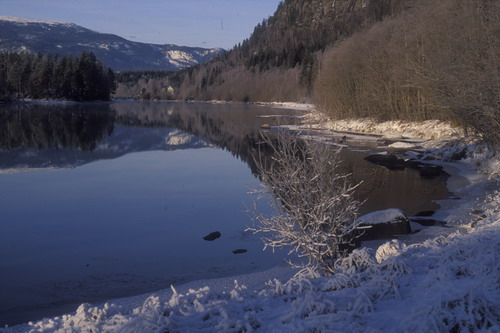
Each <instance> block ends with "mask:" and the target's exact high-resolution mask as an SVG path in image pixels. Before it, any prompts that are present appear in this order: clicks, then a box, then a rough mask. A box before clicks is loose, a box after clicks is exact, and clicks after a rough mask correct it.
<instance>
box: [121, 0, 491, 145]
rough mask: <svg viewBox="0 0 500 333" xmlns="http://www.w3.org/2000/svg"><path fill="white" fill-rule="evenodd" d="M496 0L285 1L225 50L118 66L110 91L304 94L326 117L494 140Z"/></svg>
mask: <svg viewBox="0 0 500 333" xmlns="http://www.w3.org/2000/svg"><path fill="white" fill-rule="evenodd" d="M499 27H500V2H499V1H496V0H440V1H434V0H309V1H306V0H285V1H283V2H282V3H280V5H279V6H278V8H277V10H276V12H275V13H274V15H273V16H270V17H269V18H268V19H265V20H263V21H262V23H260V24H258V25H257V26H256V27H255V29H254V32H253V33H252V35H251V36H250V37H249V38H248V39H246V40H244V41H243V42H241V43H239V44H238V45H236V46H235V47H234V48H233V49H232V50H231V51H229V52H227V53H226V54H224V55H222V56H220V57H218V58H216V59H214V60H212V61H210V62H208V63H206V64H204V65H198V66H195V67H190V68H187V69H185V70H183V71H180V72H163V73H161V74H157V75H152V74H151V73H135V74H134V75H135V78H134V75H131V73H123V75H121V76H120V77H119V79H118V82H119V84H118V90H117V92H118V93H117V96H118V97H135V98H146V99H147V98H150V99H155V98H160V99H161V98H172V99H197V100H213V99H215V100H232V101H245V102H248V101H250V102H252V101H312V102H314V103H315V104H316V105H317V106H318V107H319V108H320V109H321V110H322V111H324V112H325V113H327V114H328V115H329V116H330V117H332V118H357V117H372V118H376V119H378V120H392V119H404V120H425V119H440V120H446V121H451V122H452V123H455V124H457V125H459V126H462V127H464V128H465V130H466V132H468V133H472V134H474V135H476V136H480V137H482V138H484V139H486V140H488V141H490V142H500V134H499V133H500V114H499V113H500V111H499V110H500V69H499V68H500V64H499V58H500V50H499V43H500V33H499V29H500V28H499Z"/></svg>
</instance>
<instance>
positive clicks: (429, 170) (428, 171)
mask: <svg viewBox="0 0 500 333" xmlns="http://www.w3.org/2000/svg"><path fill="white" fill-rule="evenodd" d="M419 170H420V176H421V177H425V178H434V177H438V176H439V175H440V174H441V170H443V167H442V166H439V165H431V164H423V165H422V166H421V167H420V168H419Z"/></svg>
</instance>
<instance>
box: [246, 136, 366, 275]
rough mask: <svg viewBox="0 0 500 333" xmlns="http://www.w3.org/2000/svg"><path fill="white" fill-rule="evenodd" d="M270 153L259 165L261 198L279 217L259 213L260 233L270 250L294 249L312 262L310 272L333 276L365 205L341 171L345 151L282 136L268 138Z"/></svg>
mask: <svg viewBox="0 0 500 333" xmlns="http://www.w3.org/2000/svg"><path fill="white" fill-rule="evenodd" d="M262 145H264V148H262V149H267V150H268V152H269V154H268V155H264V154H263V153H262V151H259V154H258V157H257V158H256V161H255V162H256V165H257V168H258V171H259V175H260V177H261V180H262V183H261V184H262V188H260V189H258V190H256V192H257V193H259V194H260V196H259V198H266V199H269V201H270V204H271V207H272V208H273V213H272V215H270V216H264V215H263V214H260V213H258V212H257V209H255V210H254V212H255V215H256V220H257V224H256V226H255V227H253V228H250V230H253V231H254V232H262V233H266V236H265V237H264V243H265V246H266V247H271V248H279V247H287V248H290V249H291V250H290V252H296V253H297V254H298V256H299V257H302V258H306V259H307V264H306V266H308V267H317V268H319V269H320V270H321V271H322V272H325V273H333V272H334V270H335V269H334V262H335V260H336V259H338V258H339V257H341V256H342V255H344V254H345V253H346V252H347V248H348V247H350V246H352V244H351V242H352V241H353V238H355V237H356V227H357V226H358V224H359V222H358V221H357V210H358V207H359V202H358V201H357V200H356V199H355V198H354V197H353V193H354V190H355V188H356V186H355V185H352V184H351V183H350V182H349V179H348V176H349V175H348V174H347V173H343V172H341V171H340V169H339V154H340V148H337V147H332V146H329V145H325V144H321V143H318V142H314V141H308V140H303V139H302V138H301V137H299V135H292V134H290V135H289V134H285V133H284V132H283V131H281V130H280V131H278V133H277V136H276V138H272V137H271V136H270V135H267V134H263V143H262Z"/></svg>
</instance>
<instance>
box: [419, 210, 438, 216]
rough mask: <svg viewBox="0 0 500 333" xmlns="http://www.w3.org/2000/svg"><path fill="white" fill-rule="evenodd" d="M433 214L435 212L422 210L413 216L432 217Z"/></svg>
mask: <svg viewBox="0 0 500 333" xmlns="http://www.w3.org/2000/svg"><path fill="white" fill-rule="evenodd" d="M435 212H436V211H435V210H424V211H422V212H418V213H417V214H415V216H432V215H434V213H435Z"/></svg>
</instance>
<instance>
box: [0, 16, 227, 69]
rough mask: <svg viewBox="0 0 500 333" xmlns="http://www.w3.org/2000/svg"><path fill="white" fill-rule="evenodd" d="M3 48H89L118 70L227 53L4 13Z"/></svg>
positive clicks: (175, 65)
mask: <svg viewBox="0 0 500 333" xmlns="http://www.w3.org/2000/svg"><path fill="white" fill-rule="evenodd" d="M2 50H3V51H8V50H10V51H29V52H36V53H39V52H40V53H53V54H55V53H57V54H64V55H65V54H71V55H75V56H76V55H80V54H81V53H82V51H83V50H87V51H92V52H93V53H94V54H95V55H96V56H97V58H98V59H99V60H101V61H102V62H103V63H104V64H105V65H106V66H107V67H110V68H112V69H113V70H115V71H124V70H178V69H182V68H186V67H189V66H193V65H197V64H200V63H204V62H207V61H209V60H210V59H212V58H214V57H216V56H218V55H220V54H222V53H224V52H225V51H224V49H221V48H213V49H206V48H198V47H187V46H177V45H173V44H165V45H159V44H147V43H139V42H133V41H129V40H126V39H125V38H122V37H119V36H117V35H113V34H105V33H99V32H96V31H93V30H90V29H87V28H84V27H81V26H78V25H76V24H73V23H64V22H51V21H38V20H27V19H22V18H16V17H8V16H0V51H2Z"/></svg>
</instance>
